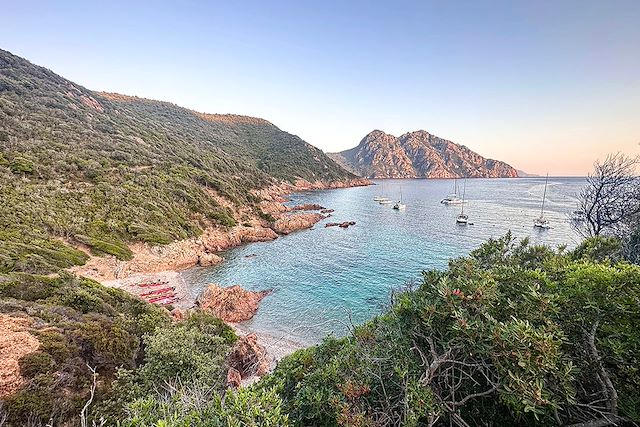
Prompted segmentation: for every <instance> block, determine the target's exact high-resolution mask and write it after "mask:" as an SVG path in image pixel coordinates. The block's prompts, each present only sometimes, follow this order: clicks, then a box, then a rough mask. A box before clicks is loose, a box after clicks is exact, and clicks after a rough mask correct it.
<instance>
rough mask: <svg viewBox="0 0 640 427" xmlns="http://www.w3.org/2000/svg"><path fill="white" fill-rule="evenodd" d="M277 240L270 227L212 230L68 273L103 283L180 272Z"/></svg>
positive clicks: (100, 260)
mask: <svg viewBox="0 0 640 427" xmlns="http://www.w3.org/2000/svg"><path fill="white" fill-rule="evenodd" d="M277 238H278V234H277V233H276V232H275V231H273V230H272V229H271V228H268V227H263V226H253V227H245V226H237V227H234V228H232V229H225V228H222V227H211V228H208V229H206V230H205V231H204V232H203V233H202V234H201V235H200V236H199V237H195V238H191V239H187V240H180V241H177V242H173V243H170V244H168V245H165V246H151V245H148V244H144V243H136V244H133V245H131V246H130V248H131V251H132V252H133V254H134V257H133V259H132V260H131V261H126V262H123V261H118V260H117V259H116V258H115V257H113V256H105V257H91V258H90V259H89V261H88V262H87V263H86V264H85V265H84V266H81V267H74V268H72V269H71V270H72V271H74V272H75V273H77V274H81V275H83V276H87V277H90V278H92V279H95V280H98V281H101V282H105V281H109V280H114V279H122V278H126V277H131V276H134V275H136V274H141V273H158V272H163V271H172V270H173V271H180V270H184V269H186V268H189V267H193V266H195V265H200V266H203V267H206V266H210V265H216V264H218V263H220V262H222V260H223V258H222V257H220V256H219V255H217V254H216V252H220V251H224V250H227V249H230V248H233V247H236V246H240V245H242V244H244V243H252V242H265V241H269V240H274V239H277Z"/></svg>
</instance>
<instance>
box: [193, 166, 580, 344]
mask: <svg viewBox="0 0 640 427" xmlns="http://www.w3.org/2000/svg"><path fill="white" fill-rule="evenodd" d="M376 183H377V184H378V185H375V186H369V187H358V188H348V189H339V190H326V191H314V192H305V193H299V194H294V195H292V196H291V201H290V203H289V204H290V205H296V204H301V203H319V204H321V205H323V206H325V207H327V208H331V209H335V212H334V213H333V217H331V218H329V219H327V220H324V221H323V222H320V223H319V224H317V225H316V226H315V227H314V228H313V229H311V230H303V231H299V232H296V233H293V234H291V235H289V236H285V237H281V238H279V239H277V240H274V241H272V242H265V243H254V244H250V245H245V246H242V247H240V248H236V249H233V250H230V251H227V252H226V253H225V254H223V255H224V257H225V258H226V261H225V262H224V263H222V264H221V265H218V266H214V267H209V268H194V269H191V270H188V271H186V272H185V273H184V278H185V280H186V282H187V284H188V285H189V286H190V288H191V291H192V293H193V295H194V296H196V295H198V294H199V293H200V292H201V290H202V289H203V288H204V287H205V286H206V284H208V283H218V284H220V285H222V286H230V285H234V284H238V285H241V286H242V287H243V288H245V289H251V290H262V289H269V288H271V289H274V291H275V292H274V293H273V294H272V295H270V296H268V297H266V298H265V299H264V300H263V301H262V304H261V306H260V309H259V310H258V313H257V314H256V316H255V317H254V318H253V319H252V320H250V321H249V322H246V325H245V326H246V327H247V328H248V329H249V330H254V331H256V332H261V333H266V334H269V335H272V336H275V337H278V338H280V337H285V338H287V339H290V340H293V341H295V342H298V343H301V344H303V345H310V344H315V343H317V342H319V341H320V340H321V339H322V338H323V337H324V336H326V335H327V334H335V335H338V336H339V335H342V334H344V333H345V331H347V328H348V325H349V324H350V323H353V324H358V323H362V322H363V321H365V320H367V319H369V318H371V317H372V316H374V315H376V314H378V313H380V312H381V311H382V310H384V307H385V306H386V305H387V304H388V302H389V297H390V292H391V291H392V290H393V289H394V288H398V287H402V286H403V285H405V284H407V283H410V282H412V281H418V280H419V278H420V272H421V271H422V270H425V269H433V268H436V269H443V268H445V267H446V265H447V261H448V260H449V259H450V258H454V257H458V256H462V255H466V254H468V253H469V251H471V250H472V249H474V248H476V247H478V246H479V245H480V244H481V243H482V242H484V241H485V240H486V239H488V238H489V237H500V236H503V235H504V234H505V233H506V232H507V231H508V230H511V231H512V233H513V234H514V235H515V236H516V237H530V239H531V241H532V242H533V243H544V244H547V245H550V246H553V247H555V246H558V245H563V244H566V245H568V246H569V247H571V246H575V245H576V244H577V242H578V241H579V239H578V237H577V235H576V234H575V233H574V232H573V231H572V229H571V226H570V221H569V219H568V215H569V213H570V212H571V211H572V210H574V209H575V206H576V198H575V197H576V195H577V194H578V192H579V191H580V189H581V187H582V186H583V184H584V179H582V178H549V185H548V188H547V202H546V205H545V216H546V217H547V218H548V219H549V220H550V222H551V226H552V228H551V229H548V230H538V229H534V228H533V220H534V218H536V216H538V215H539V214H540V203H541V200H542V193H543V189H544V178H520V179H471V180H467V182H466V198H467V199H468V203H467V204H465V213H468V214H469V221H470V222H473V224H474V225H468V226H466V227H465V226H460V225H457V224H456V222H455V220H456V216H457V215H458V214H459V213H460V206H445V205H443V204H441V203H440V200H441V199H442V198H443V197H445V196H446V195H447V194H449V193H451V192H452V190H453V180H381V181H376ZM458 184H459V186H460V187H462V181H460V180H459V181H458ZM460 190H462V188H460ZM400 191H402V196H403V201H404V203H406V205H407V208H406V210H404V211H395V210H393V209H391V205H380V204H378V203H377V202H374V201H373V200H372V199H373V197H375V196H376V195H380V194H382V195H386V196H387V197H389V198H391V199H394V200H395V199H398V198H399V197H400ZM350 220H351V221H356V222H357V224H356V225H355V226H352V227H350V228H348V229H342V228H338V227H331V228H324V223H325V222H329V221H331V222H340V221H350ZM252 254H255V255H256V256H255V257H246V255H252Z"/></svg>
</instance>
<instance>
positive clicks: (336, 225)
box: [324, 221, 356, 228]
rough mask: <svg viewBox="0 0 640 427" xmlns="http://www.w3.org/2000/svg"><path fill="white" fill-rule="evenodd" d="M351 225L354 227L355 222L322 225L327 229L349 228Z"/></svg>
mask: <svg viewBox="0 0 640 427" xmlns="http://www.w3.org/2000/svg"><path fill="white" fill-rule="evenodd" d="M352 225H356V222H355V221H344V222H328V223H326V224H325V225H324V227H325V228H327V227H340V228H349V227H350V226H352Z"/></svg>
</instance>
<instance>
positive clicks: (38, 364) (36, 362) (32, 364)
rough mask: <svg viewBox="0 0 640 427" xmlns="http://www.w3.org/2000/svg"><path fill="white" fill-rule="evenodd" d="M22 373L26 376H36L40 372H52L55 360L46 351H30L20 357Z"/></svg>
mask: <svg viewBox="0 0 640 427" xmlns="http://www.w3.org/2000/svg"><path fill="white" fill-rule="evenodd" d="M19 364H20V373H21V374H22V375H23V376H25V377H29V378H32V377H35V376H36V375H38V374H46V373H49V372H51V370H52V369H53V368H54V366H55V361H54V360H53V358H52V357H51V356H50V355H49V354H48V353H46V352H43V351H36V352H34V353H29V354H27V355H25V356H23V357H22V359H20V362H19Z"/></svg>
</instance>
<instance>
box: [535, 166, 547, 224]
mask: <svg viewBox="0 0 640 427" xmlns="http://www.w3.org/2000/svg"><path fill="white" fill-rule="evenodd" d="M548 182H549V174H548V173H547V178H546V179H545V180H544V193H542V207H541V208H540V216H539V217H538V218H536V219H534V220H533V226H534V227H535V228H540V229H547V228H551V225H550V224H549V220H548V219H546V218H545V217H544V202H545V200H546V199H547V183H548Z"/></svg>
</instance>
